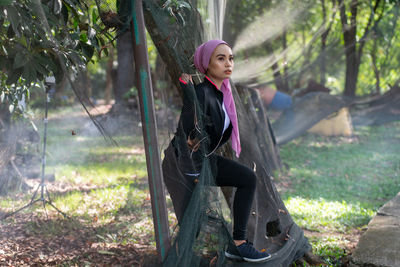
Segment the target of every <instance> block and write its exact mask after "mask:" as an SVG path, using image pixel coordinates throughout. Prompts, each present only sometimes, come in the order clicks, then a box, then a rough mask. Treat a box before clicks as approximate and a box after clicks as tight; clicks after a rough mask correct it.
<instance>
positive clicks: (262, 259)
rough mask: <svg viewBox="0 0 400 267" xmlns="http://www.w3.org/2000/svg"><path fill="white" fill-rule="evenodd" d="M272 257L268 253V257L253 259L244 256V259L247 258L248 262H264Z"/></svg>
mask: <svg viewBox="0 0 400 267" xmlns="http://www.w3.org/2000/svg"><path fill="white" fill-rule="evenodd" d="M270 258H271V255H268V256H267V257H264V258H259V259H252V258H246V257H243V260H245V261H247V262H264V261H267V260H269V259H270Z"/></svg>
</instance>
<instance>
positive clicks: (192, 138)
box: [179, 73, 203, 152]
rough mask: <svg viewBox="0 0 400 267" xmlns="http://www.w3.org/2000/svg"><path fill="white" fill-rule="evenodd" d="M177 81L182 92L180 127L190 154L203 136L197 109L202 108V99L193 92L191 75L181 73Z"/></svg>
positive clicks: (199, 93) (196, 148)
mask: <svg viewBox="0 0 400 267" xmlns="http://www.w3.org/2000/svg"><path fill="white" fill-rule="evenodd" d="M179 81H180V83H181V87H182V90H183V107H182V114H181V122H182V127H183V130H184V132H185V135H186V137H187V146H188V147H189V148H190V150H191V151H192V152H196V151H197V150H198V149H199V147H200V141H201V139H202V135H203V134H202V132H201V129H200V127H201V126H200V125H199V120H200V110H199V109H201V108H202V106H203V104H202V101H201V100H202V99H203V98H202V95H201V92H198V91H196V90H195V88H194V85H193V80H192V76H191V75H189V74H186V73H183V74H182V75H181V77H180V78H179ZM199 98H201V99H199ZM196 100H197V101H196Z"/></svg>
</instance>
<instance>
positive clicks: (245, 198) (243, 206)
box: [216, 156, 257, 245]
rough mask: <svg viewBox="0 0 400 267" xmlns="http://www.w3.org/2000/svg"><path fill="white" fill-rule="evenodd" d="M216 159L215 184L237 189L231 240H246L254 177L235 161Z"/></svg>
mask: <svg viewBox="0 0 400 267" xmlns="http://www.w3.org/2000/svg"><path fill="white" fill-rule="evenodd" d="M216 157H217V177H216V184H217V185H218V186H233V187H236V188H237V190H236V193H235V198H234V201H233V239H234V240H246V229H247V222H248V220H249V215H250V209H251V205H252V203H253V199H254V192H255V189H256V181H257V180H256V175H255V173H254V172H253V171H252V170H251V169H250V168H248V167H247V166H244V165H242V164H240V163H238V162H236V161H233V160H230V159H227V158H224V157H220V156H216ZM237 245H238V244H237Z"/></svg>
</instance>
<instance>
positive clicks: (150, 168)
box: [131, 0, 170, 260]
mask: <svg viewBox="0 0 400 267" xmlns="http://www.w3.org/2000/svg"><path fill="white" fill-rule="evenodd" d="M131 1H132V2H131V3H132V22H131V31H132V39H133V51H134V58H135V66H136V81H137V89H138V93H139V102H140V114H141V119H142V131H143V138H144V144H145V151H146V163H147V173H148V179H149V189H150V196H151V206H152V211H153V222H154V230H155V236H156V244H157V252H158V255H159V257H160V260H164V259H165V256H166V254H167V252H168V249H169V246H170V235H169V224H168V213H167V207H166V203H165V188H164V183H163V178H162V171H161V160H160V153H159V150H158V141H157V125H156V119H155V113H154V102H153V88H152V84H151V77H150V66H149V59H148V53H147V43H146V29H145V26H144V18H143V6H142V5H143V4H142V0H131Z"/></svg>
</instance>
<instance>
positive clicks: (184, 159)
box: [174, 81, 206, 173]
mask: <svg viewBox="0 0 400 267" xmlns="http://www.w3.org/2000/svg"><path fill="white" fill-rule="evenodd" d="M180 85H181V88H182V92H183V106H182V111H181V115H180V119H179V123H178V129H177V132H176V134H175V137H176V138H175V144H174V146H175V148H176V150H177V156H178V162H179V165H180V167H181V169H182V171H183V172H184V173H199V172H200V169H201V165H202V161H203V158H204V149H203V146H204V143H205V141H206V138H205V137H206V135H205V133H204V131H203V130H202V128H203V123H202V117H203V116H202V111H203V110H204V93H203V91H202V90H196V89H195V87H194V85H193V84H192V83H184V82H182V81H180ZM196 100H197V101H196ZM189 139H190V140H192V141H193V142H194V143H195V144H198V147H197V149H191V148H190V147H189V146H188V141H189Z"/></svg>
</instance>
